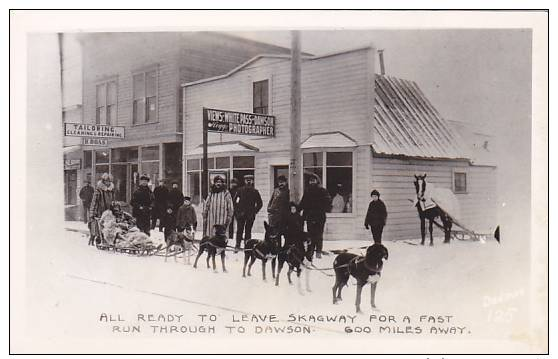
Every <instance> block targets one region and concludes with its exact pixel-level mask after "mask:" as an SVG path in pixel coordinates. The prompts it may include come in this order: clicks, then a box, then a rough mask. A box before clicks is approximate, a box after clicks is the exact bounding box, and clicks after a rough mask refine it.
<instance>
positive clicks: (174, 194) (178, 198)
mask: <svg viewBox="0 0 558 359" xmlns="http://www.w3.org/2000/svg"><path fill="white" fill-rule="evenodd" d="M167 201H168V203H169V204H170V206H171V207H172V210H173V212H174V213H176V212H177V211H178V209H179V208H180V206H182V204H183V203H184V195H183V194H182V191H181V190H180V189H179V188H178V182H173V183H172V188H171V190H170V191H169V195H168V199H167Z"/></svg>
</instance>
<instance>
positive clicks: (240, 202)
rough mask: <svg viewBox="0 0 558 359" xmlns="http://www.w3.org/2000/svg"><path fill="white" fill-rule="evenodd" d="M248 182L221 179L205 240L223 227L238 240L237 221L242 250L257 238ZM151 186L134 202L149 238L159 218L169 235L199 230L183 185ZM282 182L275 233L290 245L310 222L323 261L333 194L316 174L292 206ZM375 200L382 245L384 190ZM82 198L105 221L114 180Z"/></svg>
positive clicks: (273, 216)
mask: <svg viewBox="0 0 558 359" xmlns="http://www.w3.org/2000/svg"><path fill="white" fill-rule="evenodd" d="M242 180H243V182H244V185H243V186H240V187H239V186H238V181H239V180H237V179H235V178H233V179H232V180H231V185H230V188H229V189H227V188H226V184H225V179H224V178H223V177H222V176H220V175H217V176H215V177H214V178H213V184H212V186H211V188H210V191H209V194H208V197H207V199H206V202H205V205H204V207H203V212H202V218H203V235H204V236H212V235H213V233H211V232H212V229H213V228H214V226H215V225H222V226H224V227H225V228H229V237H230V238H232V237H233V234H234V222H235V221H236V245H235V248H236V250H237V251H238V250H240V249H241V244H242V242H243V241H246V240H248V239H251V238H252V227H253V225H254V220H255V218H256V215H257V214H258V212H259V211H260V210H261V209H262V207H263V202H262V198H261V196H260V193H259V191H258V190H257V189H256V188H255V187H254V176H253V175H245V176H244V177H243V178H242ZM148 183H149V177H147V176H145V175H143V176H141V177H140V182H139V186H138V188H137V189H136V190H135V191H134V193H133V195H132V199H131V202H130V205H131V206H132V215H133V216H134V217H135V219H136V223H137V227H138V228H139V229H140V230H141V231H142V232H144V233H146V234H147V235H149V234H150V230H153V229H155V227H156V224H157V220H158V221H159V230H160V231H164V232H165V237H166V236H167V235H168V233H169V232H170V231H174V230H178V231H184V230H185V229H186V228H192V229H193V230H196V228H197V220H196V213H195V210H194V208H193V207H192V205H191V203H190V197H187V196H186V197H184V195H183V194H182V192H181V191H180V189H179V188H178V183H177V182H173V184H172V188H171V189H170V190H169V189H167V188H166V187H165V185H164V181H160V182H159V186H157V187H156V188H155V189H154V190H153V191H151V189H150V188H149V186H148ZM277 183H278V185H277V187H276V188H275V189H274V191H273V193H272V195H271V198H270V199H269V202H268V205H267V214H268V222H269V225H270V228H271V230H272V231H274V233H276V234H278V235H279V236H280V238H281V237H284V238H285V244H286V243H288V242H289V237H293V236H296V235H298V233H300V232H301V231H302V228H303V226H304V223H306V228H307V231H308V237H309V238H310V244H309V247H308V253H309V259H311V258H312V256H313V254H314V253H315V254H316V257H317V258H320V257H321V253H322V248H323V232H324V226H325V223H326V219H327V217H326V212H329V211H331V209H332V199H331V196H330V194H329V192H328V190H327V189H325V188H324V187H322V186H321V184H320V179H319V177H318V176H316V175H314V174H311V175H310V176H309V178H308V182H307V186H306V188H305V190H304V194H303V196H302V199H301V201H300V203H298V204H296V203H294V202H290V199H289V198H290V193H289V188H288V181H287V178H286V177H285V176H279V177H278V178H277ZM371 197H372V201H371V202H370V205H369V208H368V212H367V215H366V219H365V223H364V225H365V227H366V229H368V228H370V230H371V232H372V235H373V238H374V242H376V243H381V237H382V230H383V227H384V225H385V223H386V218H387V210H386V207H385V205H384V203H383V202H382V201H381V200H380V199H379V197H380V194H379V192H378V191H376V190H374V191H372V193H371ZM80 198H81V199H82V201H83V205H84V213H85V216H86V221H87V219H94V218H100V217H101V215H102V213H103V211H105V210H107V209H109V208H110V206H111V204H112V202H113V201H114V184H113V183H112V178H111V176H110V175H109V174H108V173H104V174H103V175H102V176H101V180H100V181H99V182H98V183H97V187H96V188H95V189H93V187H91V186H90V185H89V183H88V184H87V185H86V186H85V187H84V188H82V190H81V191H80ZM300 212H302V213H301V214H300ZM289 227H291V228H289Z"/></svg>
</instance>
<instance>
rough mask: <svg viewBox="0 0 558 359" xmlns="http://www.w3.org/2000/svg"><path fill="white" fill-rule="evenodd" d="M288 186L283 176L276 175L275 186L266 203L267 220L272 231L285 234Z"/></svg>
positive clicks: (287, 212)
mask: <svg viewBox="0 0 558 359" xmlns="http://www.w3.org/2000/svg"><path fill="white" fill-rule="evenodd" d="M289 195H290V194H289V187H288V186H287V178H286V177H285V176H279V177H277V187H276V188H275V189H274V190H273V193H272V194H271V198H270V199H269V203H268V204H267V220H268V222H269V227H270V228H271V231H272V232H273V233H276V234H278V235H285V233H286V227H287V218H288V217H289Z"/></svg>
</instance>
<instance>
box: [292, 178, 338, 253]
mask: <svg viewBox="0 0 558 359" xmlns="http://www.w3.org/2000/svg"><path fill="white" fill-rule="evenodd" d="M299 206H300V208H301V209H302V218H304V220H305V221H306V228H307V229H308V235H309V236H310V246H309V248H308V252H309V254H308V258H310V259H311V258H312V257H313V254H314V251H315V252H316V258H321V257H322V246H323V241H324V226H325V223H326V212H328V211H330V210H331V196H330V195H329V192H328V191H327V189H325V188H323V187H322V186H321V185H320V179H319V178H318V176H316V175H315V174H312V175H311V176H310V178H309V180H308V186H307V187H306V190H305V191H304V195H303V196H302V200H301V201H300V205H299Z"/></svg>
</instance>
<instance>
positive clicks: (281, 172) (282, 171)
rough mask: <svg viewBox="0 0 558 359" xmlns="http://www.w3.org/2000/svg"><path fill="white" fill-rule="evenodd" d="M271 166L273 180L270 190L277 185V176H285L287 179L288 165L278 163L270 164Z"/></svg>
mask: <svg viewBox="0 0 558 359" xmlns="http://www.w3.org/2000/svg"><path fill="white" fill-rule="evenodd" d="M271 167H272V171H271V173H272V174H273V181H272V182H273V188H272V189H271V192H273V189H274V188H276V187H277V177H279V176H285V178H286V179H287V180H288V179H289V166H288V165H280V166H271Z"/></svg>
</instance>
